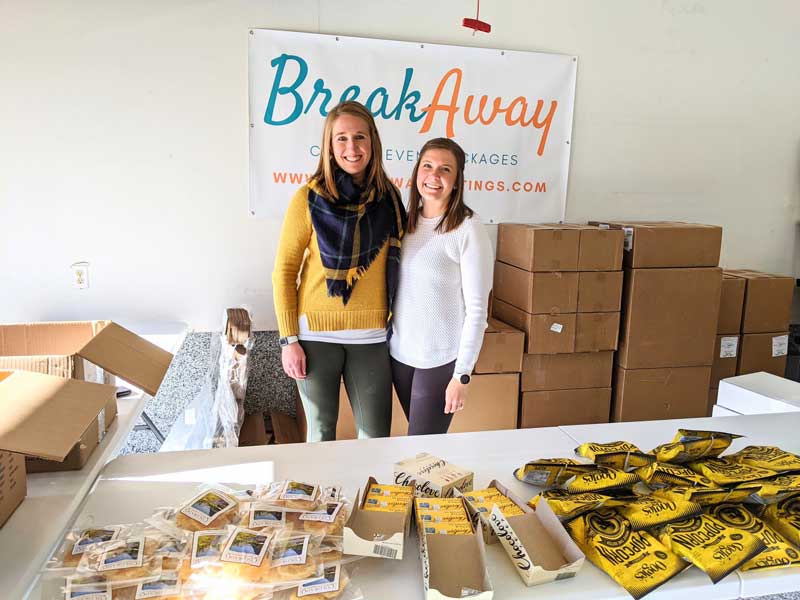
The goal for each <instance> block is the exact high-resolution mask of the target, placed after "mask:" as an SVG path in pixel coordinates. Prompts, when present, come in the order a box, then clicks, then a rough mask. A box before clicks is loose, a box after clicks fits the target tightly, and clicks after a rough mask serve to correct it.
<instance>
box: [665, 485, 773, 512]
mask: <svg viewBox="0 0 800 600" xmlns="http://www.w3.org/2000/svg"><path fill="white" fill-rule="evenodd" d="M759 488H760V486H759V485H758V483H745V484H742V485H741V486H737V487H735V488H734V489H727V488H720V487H712V488H706V487H671V488H670V487H667V488H661V489H657V490H653V496H656V497H659V498H666V499H668V500H681V501H684V502H696V503H697V504H699V505H700V506H713V505H714V504H720V503H722V502H747V501H749V500H751V499H752V497H753V494H755V492H757V491H758V490H759Z"/></svg>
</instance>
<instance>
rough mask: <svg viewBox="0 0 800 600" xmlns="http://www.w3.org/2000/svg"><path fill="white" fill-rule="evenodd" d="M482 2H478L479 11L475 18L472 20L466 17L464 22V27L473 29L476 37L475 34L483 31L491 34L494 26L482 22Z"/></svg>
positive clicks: (479, 0) (476, 12)
mask: <svg viewBox="0 0 800 600" xmlns="http://www.w3.org/2000/svg"><path fill="white" fill-rule="evenodd" d="M480 17H481V0H478V10H477V11H475V18H474V19H470V18H469V17H464V20H463V21H462V23H461V24H462V25H463V26H464V27H466V28H468V29H472V35H475V32H477V31H482V32H484V33H489V32H490V31H491V30H492V26H491V25H489V23H487V22H486V21H481V19H480Z"/></svg>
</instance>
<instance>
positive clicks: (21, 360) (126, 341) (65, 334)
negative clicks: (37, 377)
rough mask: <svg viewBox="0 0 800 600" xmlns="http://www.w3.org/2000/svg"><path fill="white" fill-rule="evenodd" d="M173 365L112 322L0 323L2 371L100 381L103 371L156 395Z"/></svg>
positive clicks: (168, 356)
mask: <svg viewBox="0 0 800 600" xmlns="http://www.w3.org/2000/svg"><path fill="white" fill-rule="evenodd" d="M171 361H172V354H170V353H169V352H167V351H166V350H162V349H161V348H159V347H158V346H156V345H155V344H151V343H150V342H148V341H146V340H144V339H142V338H140V337H139V336H138V335H136V334H134V333H131V332H130V331H128V330H127V329H125V328H123V327H120V326H119V325H117V324H116V323H114V322H112V321H74V322H52V323H20V324H6V325H2V324H0V369H6V370H13V369H21V370H24V371H34V372H37V373H46V374H48V375H56V376H59V377H69V378H73V379H83V380H90V381H97V372H96V371H97V370H96V367H100V368H102V369H104V370H106V371H108V372H109V373H112V374H114V375H117V376H119V377H121V378H122V379H124V380H125V381H129V382H130V383H132V384H133V385H135V386H137V387H139V388H141V389H143V390H144V391H145V392H147V393H148V394H150V395H151V396H155V395H156V392H157V391H158V386H159V385H161V380H162V379H163V378H164V375H165V374H166V372H167V369H168V368H169V365H170V362H171Z"/></svg>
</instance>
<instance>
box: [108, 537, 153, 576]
mask: <svg viewBox="0 0 800 600" xmlns="http://www.w3.org/2000/svg"><path fill="white" fill-rule="evenodd" d="M143 561H144V537H138V538H133V539H129V540H124V541H122V540H120V541H119V542H117V543H116V544H114V545H113V546H112V547H111V548H110V549H109V550H106V551H105V552H103V555H102V556H101V557H100V564H99V566H98V567H97V570H98V571H100V572H103V571H116V570H117V569H135V568H138V567H141V566H142V562H143Z"/></svg>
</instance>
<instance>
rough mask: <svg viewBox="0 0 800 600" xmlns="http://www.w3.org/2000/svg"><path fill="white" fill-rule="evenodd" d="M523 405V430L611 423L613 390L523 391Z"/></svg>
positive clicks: (521, 420) (521, 424)
mask: <svg viewBox="0 0 800 600" xmlns="http://www.w3.org/2000/svg"><path fill="white" fill-rule="evenodd" d="M610 377H611V373H610V372H609V379H610ZM521 404H522V407H521V409H520V415H521V416H520V428H523V429H527V428H529V427H557V426H559V425H583V424H587V423H608V420H609V414H610V412H611V388H610V387H605V388H585V389H577V390H550V391H544V392H523V394H522V402H521Z"/></svg>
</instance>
